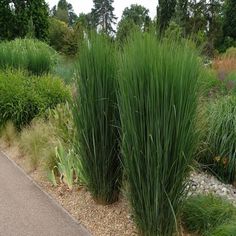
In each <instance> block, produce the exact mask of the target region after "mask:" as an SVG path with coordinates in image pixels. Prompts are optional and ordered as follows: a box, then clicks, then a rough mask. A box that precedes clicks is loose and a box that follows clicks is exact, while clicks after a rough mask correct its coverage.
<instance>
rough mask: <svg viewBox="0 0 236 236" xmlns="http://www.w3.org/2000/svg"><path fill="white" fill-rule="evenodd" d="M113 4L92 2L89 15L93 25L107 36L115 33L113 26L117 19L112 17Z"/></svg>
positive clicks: (105, 1) (101, 1) (99, 1)
mask: <svg viewBox="0 0 236 236" xmlns="http://www.w3.org/2000/svg"><path fill="white" fill-rule="evenodd" d="M113 2H114V0H93V4H94V7H93V9H92V12H91V15H92V19H93V22H94V25H95V26H96V27H98V26H100V27H101V29H102V32H103V33H106V34H107V35H110V34H112V33H115V30H114V29H113V24H115V22H116V20H117V17H116V16H115V15H114V7H113V6H112V4H113Z"/></svg>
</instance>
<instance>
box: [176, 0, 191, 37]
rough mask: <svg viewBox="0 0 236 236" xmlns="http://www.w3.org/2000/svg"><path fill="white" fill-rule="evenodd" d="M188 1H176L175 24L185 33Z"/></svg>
mask: <svg viewBox="0 0 236 236" xmlns="http://www.w3.org/2000/svg"><path fill="white" fill-rule="evenodd" d="M188 3H189V1H188V0H177V6H176V22H177V23H178V24H179V25H180V26H181V28H182V29H183V30H184V32H185V33H186V25H187V22H188V19H189V14H188V6H189V4H188Z"/></svg>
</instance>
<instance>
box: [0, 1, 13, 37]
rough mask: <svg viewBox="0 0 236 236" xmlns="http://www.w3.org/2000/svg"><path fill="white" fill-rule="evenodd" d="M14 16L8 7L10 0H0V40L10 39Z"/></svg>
mask: <svg viewBox="0 0 236 236" xmlns="http://www.w3.org/2000/svg"><path fill="white" fill-rule="evenodd" d="M13 22H14V16H13V14H12V11H11V8H10V0H1V1H0V40H5V39H12V37H13V34H12V33H13V32H12V30H11V29H12V28H13V24H14V23H13Z"/></svg>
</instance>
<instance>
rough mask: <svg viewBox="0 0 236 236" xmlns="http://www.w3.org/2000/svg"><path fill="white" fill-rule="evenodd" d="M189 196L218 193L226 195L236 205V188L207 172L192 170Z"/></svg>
mask: <svg viewBox="0 0 236 236" xmlns="http://www.w3.org/2000/svg"><path fill="white" fill-rule="evenodd" d="M188 188H189V193H188V196H191V195H196V194H209V193H212V194H216V195H218V196H220V197H224V198H226V199H228V200H229V201H230V202H232V203H233V204H234V205H235V206H236V188H235V187H234V186H233V185H230V184H224V183H222V182H220V181H219V180H218V179H217V178H215V177H214V176H212V175H210V174H208V173H205V172H192V173H191V174H190V178H189V184H188Z"/></svg>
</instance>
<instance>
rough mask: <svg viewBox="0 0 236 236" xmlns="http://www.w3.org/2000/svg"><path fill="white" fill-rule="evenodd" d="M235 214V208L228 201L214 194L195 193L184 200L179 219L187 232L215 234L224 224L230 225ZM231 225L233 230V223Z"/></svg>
mask: <svg viewBox="0 0 236 236" xmlns="http://www.w3.org/2000/svg"><path fill="white" fill-rule="evenodd" d="M235 216H236V208H235V207H234V206H233V205H232V204H231V203H229V202H228V201H226V200H224V199H222V198H220V197H217V196H214V195H196V196H193V197H190V198H188V199H187V200H186V201H185V203H184V205H183V208H182V216H181V220H182V223H183V225H184V227H185V228H186V229H187V230H188V231H189V232H195V233H199V234H200V235H207V236H213V235H214V236H216V235H218V233H219V232H221V230H222V228H225V227H226V225H228V224H229V225H231V226H232V223H230V222H231V221H232V220H233V219H235ZM232 222H233V221H232ZM233 227H234V230H235V224H234V226H233ZM213 232H214V233H213ZM220 235H222V236H223V235H224V234H219V236H220ZM228 235H231V234H227V236H228Z"/></svg>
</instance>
